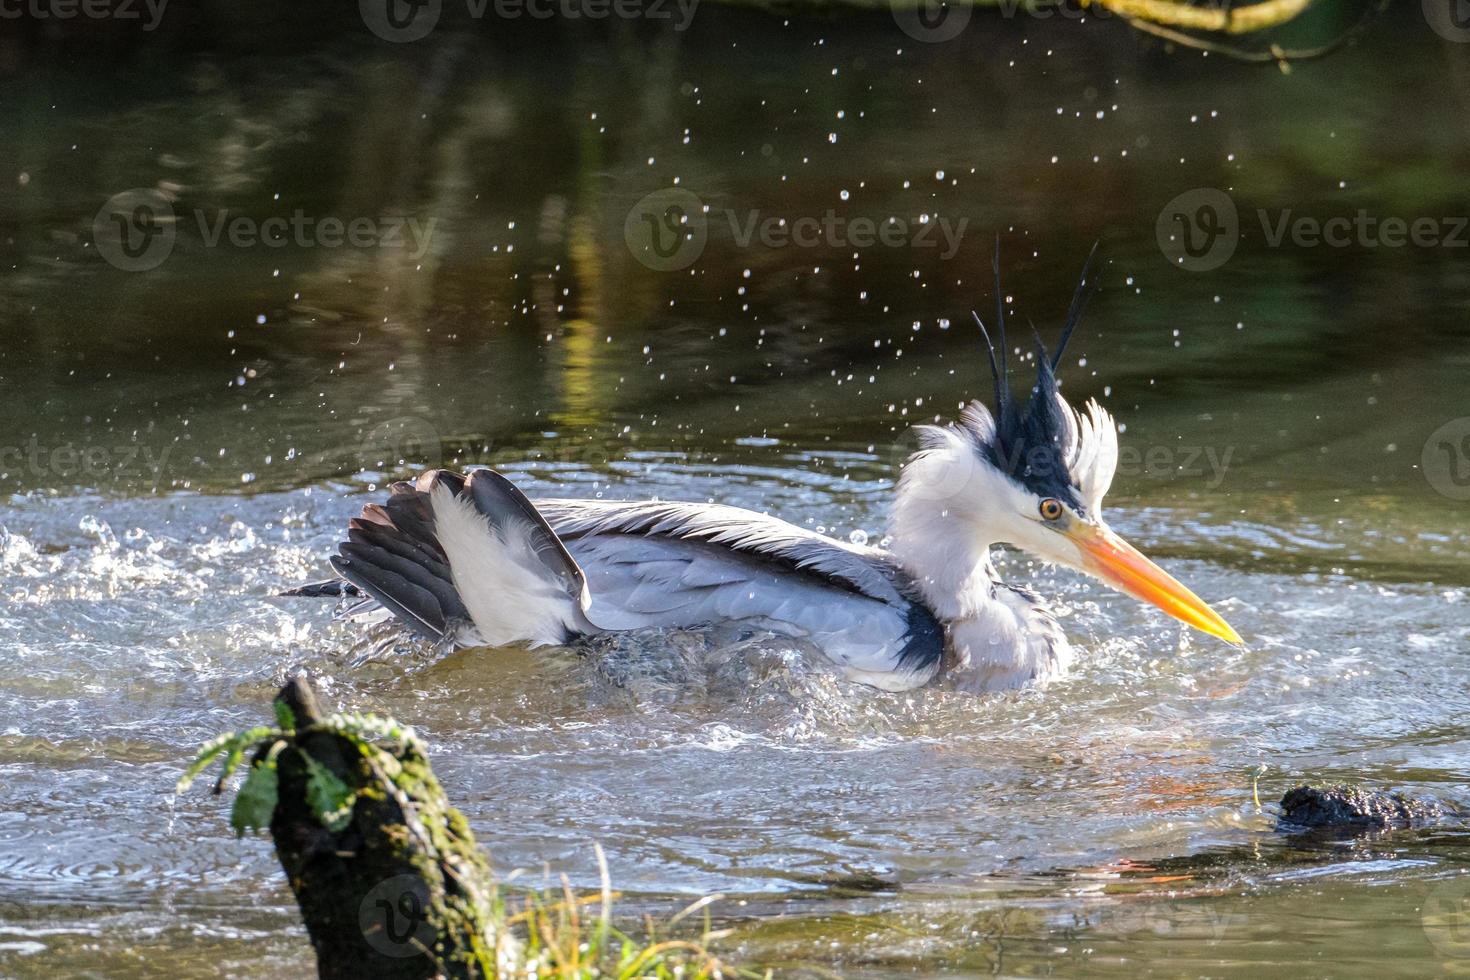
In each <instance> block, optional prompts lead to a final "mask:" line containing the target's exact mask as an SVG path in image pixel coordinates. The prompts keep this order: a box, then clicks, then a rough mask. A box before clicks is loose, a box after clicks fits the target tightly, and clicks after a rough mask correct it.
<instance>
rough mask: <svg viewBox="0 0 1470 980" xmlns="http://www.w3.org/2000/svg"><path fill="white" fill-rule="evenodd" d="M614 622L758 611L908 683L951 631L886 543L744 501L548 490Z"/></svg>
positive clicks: (876, 672)
mask: <svg viewBox="0 0 1470 980" xmlns="http://www.w3.org/2000/svg"><path fill="white" fill-rule="evenodd" d="M537 508H538V509H539V510H540V511H541V513H542V515H543V516H545V518H546V520H547V522H548V523H549V524H550V525H551V527H552V528H553V530H555V531H556V534H557V536H558V537H559V538H561V540H562V541H563V543H564V544H565V545H566V547H567V550H568V551H569V552H570V553H571V554H572V556H573V557H574V558H575V559H576V562H577V564H578V565H579V566H580V567H581V568H582V570H583V573H584V574H585V575H586V576H587V585H588V589H589V592H590V593H591V596H592V604H591V606H590V607H589V608H588V610H587V616H588V618H589V619H590V620H591V621H592V622H593V623H594V624H596V625H597V626H599V627H601V628H603V629H637V628H645V627H650V626H693V625H698V624H702V623H709V622H716V621H720V620H731V619H735V620H750V621H755V622H759V623H762V624H765V625H768V626H770V627H771V628H773V629H777V630H780V631H783V632H787V633H791V634H793V635H799V636H803V637H805V638H808V639H809V640H810V641H811V642H813V643H814V644H816V645H817V646H818V647H819V648H821V649H822V651H823V652H824V653H825V654H826V655H827V656H828V657H830V658H831V659H832V660H834V661H835V662H837V663H838V664H839V665H840V666H842V667H843V668H844V669H845V670H846V672H847V673H848V674H849V675H850V676H853V677H855V678H858V679H861V680H864V681H865V682H867V683H873V684H877V685H878V686H881V687H889V688H899V689H901V688H908V687H913V686H916V684H921V683H923V682H924V681H927V680H928V679H929V678H930V677H931V676H933V674H934V672H935V671H937V669H938V666H939V662H940V659H941V655H942V652H943V635H942V631H941V630H940V628H939V626H938V624H937V623H936V622H935V621H934V619H933V616H932V615H931V614H930V613H929V611H928V609H927V608H925V607H924V606H923V605H922V604H920V603H918V602H916V601H914V600H913V599H911V598H910V594H911V593H910V590H909V586H908V583H907V579H906V577H905V575H904V573H903V571H902V570H901V569H900V568H899V567H898V566H897V565H896V564H895V563H894V562H893V560H892V559H891V558H890V557H889V556H888V555H887V553H885V552H882V551H879V550H877V549H873V548H863V547H860V546H856V545H848V544H845V543H842V542H839V541H833V540H832V539H830V538H826V537H824V536H822V535H820V534H816V533H814V532H812V531H807V530H805V529H803V528H800V527H797V526H795V525H793V524H789V523H787V522H785V521H782V520H780V519H778V518H774V517H770V516H768V515H763V514H757V513H755V512H753V511H748V510H743V509H741V508H738V507H728V506H723V505H701V504H689V503H675V502H636V503H622V502H613V501H588V500H542V501H538V502H537Z"/></svg>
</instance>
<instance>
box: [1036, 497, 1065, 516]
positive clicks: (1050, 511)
mask: <svg viewBox="0 0 1470 980" xmlns="http://www.w3.org/2000/svg"><path fill="white" fill-rule="evenodd" d="M1061 516H1062V502H1061V501H1060V500H1058V499H1057V498H1055V497H1047V498H1046V499H1045V500H1043V501H1042V502H1041V517H1042V519H1043V520H1047V521H1055V520H1057V519H1058V518H1060V517H1061Z"/></svg>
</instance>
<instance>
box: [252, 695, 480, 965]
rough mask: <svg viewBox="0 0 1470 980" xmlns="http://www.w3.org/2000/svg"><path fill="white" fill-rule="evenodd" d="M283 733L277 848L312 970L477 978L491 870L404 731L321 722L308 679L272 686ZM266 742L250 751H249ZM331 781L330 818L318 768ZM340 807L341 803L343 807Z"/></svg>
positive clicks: (274, 827) (274, 830)
mask: <svg viewBox="0 0 1470 980" xmlns="http://www.w3.org/2000/svg"><path fill="white" fill-rule="evenodd" d="M277 697H278V702H279V704H282V705H284V706H285V708H286V709H288V710H289V712H290V716H291V717H292V718H293V719H294V722H295V724H294V726H293V728H294V737H292V738H291V739H289V740H287V741H286V743H285V745H284V747H283V748H278V749H277V750H276V752H277V754H276V765H277V769H278V772H279V788H278V798H277V804H276V808H275V812H274V814H273V816H272V818H271V821H270V831H271V836H272V838H273V839H274V841H275V848H276V856H277V857H278V858H279V859H280V862H281V867H282V868H283V869H284V870H285V872H286V877H287V879H288V880H289V881H290V883H291V890H292V891H293V892H294V893H295V895H296V901H297V904H298V905H299V906H300V907H301V917H302V919H303V920H304V921H305V923H306V929H307V932H308V933H309V934H310V936H311V943H312V946H313V947H314V948H315V950H316V957H317V972H318V975H319V976H320V977H322V978H323V980H363V978H365V977H374V978H378V977H382V978H390V980H418V978H429V977H478V976H482V975H483V974H484V972H485V967H486V966H487V965H488V964H492V963H493V962H494V958H493V957H494V949H495V937H494V936H493V934H492V932H491V930H492V928H493V927H492V925H491V922H492V916H491V902H492V901H493V895H494V890H493V886H492V883H491V876H490V869H489V866H488V864H487V862H486V860H485V857H484V855H483V854H482V853H481V852H480V850H479V849H478V848H477V847H476V845H475V840H474V836H473V835H472V834H471V832H470V829H469V827H468V826H467V825H466V823H465V820H464V818H463V817H462V816H461V815H460V814H459V812H458V811H456V810H454V809H453V808H452V807H450V806H449V805H448V803H447V802H446V800H445V798H444V793H443V790H442V789H441V788H440V786H439V783H438V781H437V780H436V779H435V778H434V774H433V771H432V770H431V769H430V766H429V761H428V759H427V758H426V757H425V756H424V754H423V752H422V751H421V749H420V748H419V747H418V743H417V740H415V739H412V738H409V739H405V740H404V741H402V742H400V743H398V744H396V745H394V746H393V747H391V748H382V747H379V746H376V745H372V744H368V743H366V742H364V741H362V740H360V739H353V738H351V737H346V736H344V735H343V734H341V733H340V732H339V730H337V729H334V728H333V727H332V726H330V725H325V724H323V722H324V721H325V719H324V718H323V715H322V713H321V710H320V708H319V707H318V704H317V699H316V696H315V694H314V693H313V691H312V689H311V687H310V685H309V684H308V683H307V682H306V681H305V680H303V679H300V678H297V679H294V680H292V681H291V682H290V683H289V684H287V685H286V686H285V687H284V688H283V689H282V690H281V693H280V694H279V695H278V696H277ZM266 751H267V749H266V748H264V747H262V748H261V749H260V750H259V752H258V753H257V761H260V760H261V758H262V756H263V755H264V753H265V752H266ZM323 768H324V769H326V770H327V771H329V772H330V774H331V776H334V777H336V779H337V780H340V781H341V784H342V788H343V789H344V790H345V792H344V793H342V807H341V813H340V817H339V819H337V820H333V821H329V822H328V823H327V824H324V822H323V821H322V819H321V816H320V814H321V812H322V810H323V809H324V808H326V809H331V807H332V803H331V801H324V800H323V799H322V795H323V790H322V787H323V785H324V783H325V784H327V785H332V786H335V785H336V784H335V783H332V782H331V780H330V778H329V777H325V776H323V774H322V773H321V769H323ZM349 807H350V812H349V809H348V808H349Z"/></svg>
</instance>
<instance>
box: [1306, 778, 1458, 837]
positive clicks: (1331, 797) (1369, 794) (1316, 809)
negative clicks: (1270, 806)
mask: <svg viewBox="0 0 1470 980" xmlns="http://www.w3.org/2000/svg"><path fill="white" fill-rule="evenodd" d="M1450 816H1453V815H1452V814H1450V813H1448V812H1446V810H1445V808H1444V807H1443V806H1441V805H1440V804H1439V803H1436V802H1434V801H1432V800H1430V801H1425V800H1414V799H1410V798H1409V797H1407V796H1404V795H1403V794H1402V793H1384V792H1381V791H1378V790H1370V789H1363V788H1361V787H1358V786H1343V785H1338V786H1298V787H1296V788H1295V789H1291V790H1287V792H1286V795H1285V796H1283V797H1281V822H1282V823H1288V824H1294V825H1296V826H1298V827H1344V828H1350V829H1360V830H1386V829H1389V828H1402V827H1423V826H1427V825H1430V824H1437V823H1440V822H1441V821H1443V820H1445V819H1446V818H1447V817H1450Z"/></svg>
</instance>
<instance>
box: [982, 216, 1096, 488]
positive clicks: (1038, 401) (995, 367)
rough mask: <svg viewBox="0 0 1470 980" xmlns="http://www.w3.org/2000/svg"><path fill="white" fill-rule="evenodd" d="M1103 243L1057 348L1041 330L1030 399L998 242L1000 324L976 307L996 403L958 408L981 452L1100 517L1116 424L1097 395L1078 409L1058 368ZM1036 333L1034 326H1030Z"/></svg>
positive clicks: (1023, 480) (1085, 271) (1022, 480)
mask: <svg viewBox="0 0 1470 980" xmlns="http://www.w3.org/2000/svg"><path fill="white" fill-rule="evenodd" d="M1096 253H1097V245H1096V244H1094V245H1093V247H1092V251H1091V252H1089V253H1088V256H1087V261H1086V262H1085V263H1084V264H1083V267H1082V277H1081V280H1080V281H1079V282H1078V284H1077V289H1076V291H1075V292H1074V293H1073V295H1072V303H1071V306H1070V308H1069V309H1068V311H1067V321H1066V324H1065V325H1064V326H1063V328H1062V335H1061V338H1060V339H1059V340H1058V341H1057V345H1056V349H1055V350H1054V351H1052V352H1050V353H1048V351H1047V349H1046V345H1045V344H1044V343H1043V342H1042V340H1041V336H1040V335H1039V334H1036V336H1035V341H1036V381H1035V383H1034V384H1033V385H1031V388H1030V392H1029V393H1028V395H1027V397H1026V400H1025V402H1024V403H1023V402H1022V401H1021V400H1019V399H1018V398H1016V397H1015V396H1014V395H1013V394H1012V392H1011V379H1010V365H1009V357H1008V353H1009V351H1008V348H1007V345H1006V323H1005V293H1004V292H1003V290H1002V289H1001V282H1000V245H999V242H998V241H997V243H996V250H995V258H994V262H993V267H994V273H995V307H996V309H995V328H996V336H995V338H994V339H993V340H992V338H991V336H990V332H989V331H988V330H987V329H986V327H985V324H984V322H983V321H982V320H981V319H980V316H979V314H978V313H972V315H973V316H974V318H975V323H976V324H977V325H978V326H979V327H980V332H981V335H982V336H983V337H984V338H985V344H986V353H987V355H988V357H989V361H990V376H991V380H992V382H993V384H994V387H995V410H994V412H992V411H991V410H990V409H989V408H987V407H986V406H985V404H984V403H982V402H979V401H973V402H971V403H970V404H969V405H968V406H966V407H965V408H964V409H963V410H962V411H961V413H960V424H959V428H960V429H961V430H963V432H964V434H965V435H966V436H967V437H968V438H969V440H970V441H971V443H972V444H973V447H974V449H975V451H976V452H977V453H979V454H980V456H981V457H982V458H983V459H984V460H985V461H986V462H987V463H989V464H990V465H991V466H993V467H994V468H995V469H997V470H999V471H1000V472H1002V473H1004V474H1005V475H1007V476H1008V477H1010V479H1012V480H1013V481H1015V482H1016V483H1018V484H1020V485H1021V486H1022V487H1024V488H1026V489H1027V490H1029V491H1030V492H1032V493H1034V494H1036V495H1037V496H1039V497H1055V498H1057V499H1059V500H1062V501H1064V502H1065V503H1067V504H1069V505H1070V506H1072V507H1073V508H1075V509H1076V510H1077V511H1078V512H1079V513H1084V514H1092V515H1094V516H1095V514H1096V512H1097V511H1098V510H1099V509H1100V507H1101V504H1102V497H1103V494H1104V493H1106V492H1107V487H1108V485H1109V484H1110V483H1111V481H1112V476H1113V470H1114V469H1115V468H1116V465H1117V458H1118V440H1117V429H1116V427H1115V425H1114V424H1113V420H1112V418H1111V417H1110V416H1109V415H1108V413H1107V412H1106V411H1105V410H1104V409H1103V408H1102V407H1101V406H1100V405H1098V404H1097V402H1095V401H1090V402H1089V403H1088V405H1087V410H1086V412H1085V414H1084V413H1081V412H1077V411H1075V410H1074V409H1073V408H1072V407H1071V406H1070V405H1068V404H1067V402H1066V401H1065V400H1064V399H1063V398H1062V396H1061V394H1060V393H1059V391H1058V389H1057V376H1056V371H1057V368H1058V367H1059V366H1060V364H1061V361H1062V356H1063V354H1064V353H1065V351H1066V349H1067V342H1068V341H1069V340H1071V338H1072V333H1073V331H1075V330H1076V329H1077V324H1078V322H1079V321H1080V320H1081V318H1082V312H1083V310H1084V309H1085V308H1086V307H1087V302H1088V300H1089V299H1091V298H1092V294H1093V293H1094V292H1095V291H1096V287H1095V285H1094V284H1093V282H1092V280H1091V277H1090V271H1091V268H1092V260H1093V257H1094V256H1095V255H1096ZM1032 332H1033V334H1035V328H1034V327H1033V328H1032Z"/></svg>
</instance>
